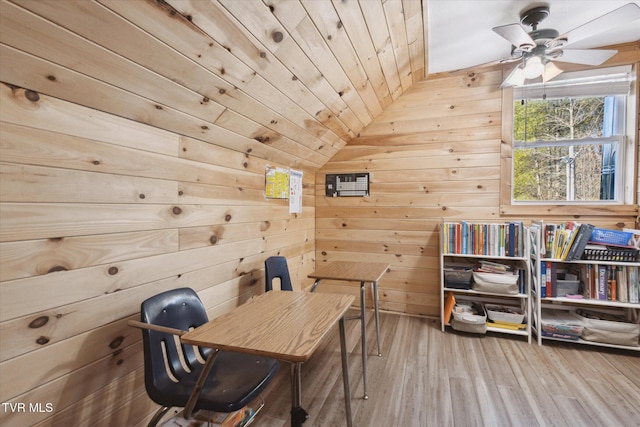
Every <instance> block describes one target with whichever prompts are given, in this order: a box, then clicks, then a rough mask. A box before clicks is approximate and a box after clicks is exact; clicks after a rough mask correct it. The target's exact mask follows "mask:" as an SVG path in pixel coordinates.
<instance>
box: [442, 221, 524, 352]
mask: <svg viewBox="0 0 640 427" xmlns="http://www.w3.org/2000/svg"><path fill="white" fill-rule="evenodd" d="M529 244H530V238H529V233H528V228H527V227H524V225H523V224H522V223H521V222H512V223H480V222H466V221H461V222H445V221H443V222H441V224H440V301H441V304H440V327H441V330H442V332H444V331H445V330H446V327H447V326H451V322H450V320H449V319H450V318H451V317H452V314H451V305H452V304H451V303H449V304H448V303H447V300H449V302H451V299H452V298H451V297H453V298H454V299H455V301H456V303H460V302H462V303H465V302H466V303H480V304H484V305H488V304H491V305H501V306H507V307H515V308H518V309H519V310H520V311H521V312H522V314H524V320H523V323H524V327H521V328H515V327H509V325H505V324H502V325H499V324H497V323H492V322H489V321H487V323H486V324H487V327H486V331H487V332H495V333H501V334H508V335H518V336H522V337H525V338H526V339H527V341H528V342H531V324H530V321H529V319H531V303H530V301H529V299H530V280H531V279H530V277H531V271H532V270H531V267H530V265H529V262H530V257H529V256H528V254H529ZM491 264H496V265H498V266H508V267H509V270H510V271H516V272H518V278H517V279H518V280H517V282H516V285H515V287H513V288H511V289H510V292H511V291H513V292H512V293H506V292H505V291H503V290H502V288H500V287H498V288H500V289H498V288H491V287H489V288H486V287H485V288H480V289H477V288H476V289H474V287H472V286H470V287H469V288H468V289H467V288H464V287H459V286H457V285H453V284H452V280H451V277H452V276H451V274H455V275H457V274H458V272H461V271H462V272H466V273H468V272H469V271H468V270H467V268H470V269H475V268H477V267H478V266H482V265H491ZM447 273H448V274H449V276H447ZM461 274H462V273H461ZM465 278H466V277H465ZM509 286H511V285H509ZM505 289H506V288H505Z"/></svg>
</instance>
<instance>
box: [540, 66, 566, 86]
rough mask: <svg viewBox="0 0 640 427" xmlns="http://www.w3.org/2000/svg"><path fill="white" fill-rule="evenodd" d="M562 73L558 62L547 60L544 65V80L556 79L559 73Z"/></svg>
mask: <svg viewBox="0 0 640 427" xmlns="http://www.w3.org/2000/svg"><path fill="white" fill-rule="evenodd" d="M560 73H562V70H561V69H560V68H558V66H557V65H556V64H554V63H553V62H547V63H546V64H545V66H544V72H543V73H542V81H543V82H548V81H549V80H551V79H554V78H555V77H556V76H557V75H559V74H560Z"/></svg>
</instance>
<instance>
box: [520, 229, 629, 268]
mask: <svg viewBox="0 0 640 427" xmlns="http://www.w3.org/2000/svg"><path fill="white" fill-rule="evenodd" d="M531 230H532V231H534V232H535V231H537V232H539V233H540V241H541V244H540V254H541V255H542V257H543V258H549V259H556V260H560V261H573V260H578V259H588V260H596V261H630V262H633V261H636V260H637V257H638V252H639V251H638V248H636V247H634V246H631V245H630V243H631V241H632V240H631V239H632V238H633V236H634V234H633V232H631V231H617V230H605V229H600V228H596V227H595V226H593V225H592V224H581V223H578V222H575V221H567V222H563V223H559V224H552V223H545V222H544V221H542V220H539V221H533V222H532V224H531ZM635 231H637V230H635Z"/></svg>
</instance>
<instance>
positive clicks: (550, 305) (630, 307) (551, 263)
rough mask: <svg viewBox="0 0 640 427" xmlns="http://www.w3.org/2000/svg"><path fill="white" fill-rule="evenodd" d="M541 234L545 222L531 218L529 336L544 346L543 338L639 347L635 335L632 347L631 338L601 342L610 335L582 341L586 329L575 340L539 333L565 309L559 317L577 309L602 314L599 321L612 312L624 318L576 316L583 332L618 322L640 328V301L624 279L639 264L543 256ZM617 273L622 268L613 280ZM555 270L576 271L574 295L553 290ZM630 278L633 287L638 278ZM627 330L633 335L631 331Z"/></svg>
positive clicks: (615, 324)
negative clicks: (577, 285) (588, 318)
mask: <svg viewBox="0 0 640 427" xmlns="http://www.w3.org/2000/svg"><path fill="white" fill-rule="evenodd" d="M543 233H544V225H543V224H536V222H534V223H533V224H532V226H531V227H530V237H531V245H530V254H531V261H530V265H531V267H532V277H531V279H532V280H531V305H532V322H531V323H532V325H531V327H532V333H533V335H535V337H536V339H537V342H538V344H539V345H542V343H543V342H544V341H562V342H567V343H572V344H578V345H590V346H599V347H608V348H616V349H625V350H633V351H640V345H639V344H640V343H638V338H637V337H636V339H635V344H636V345H631V344H632V342H630V340H625V344H619V343H615V342H603V341H606V340H608V339H611V340H613V339H612V338H605V339H604V340H603V341H600V340H585V339H583V337H584V336H585V335H584V334H585V333H584V332H583V333H582V335H581V336H580V338H578V339H577V340H576V339H565V338H561V337H553V336H548V335H545V334H543V332H542V329H543V328H544V329H545V331H548V328H549V325H550V324H554V322H553V321H552V319H553V317H554V316H556V314H555V313H563V315H562V316H561V317H563V316H565V313H568V314H567V315H568V316H569V317H570V316H572V315H574V314H575V313H581V312H583V313H584V312H587V313H596V314H602V319H606V318H611V319H613V317H607V316H614V317H615V318H618V319H622V320H624V321H625V322H627V323H622V322H613V321H611V322H610V323H608V324H607V322H606V321H604V322H601V321H600V320H596V322H589V321H585V320H586V319H584V318H576V319H578V320H577V321H576V323H575V324H581V325H582V326H583V327H584V328H585V329H584V331H586V330H587V328H589V327H590V328H591V329H599V328H600V327H603V328H608V327H613V328H615V327H617V326H621V327H625V328H626V327H627V326H629V327H630V328H631V329H632V330H633V329H634V327H633V326H631V325H632V324H634V323H635V324H636V326H637V327H638V328H637V330H638V331H640V325H638V324H637V323H638V322H639V321H640V320H639V319H640V303H638V302H635V301H637V299H636V297H633V296H632V294H631V287H632V282H630V281H628V278H629V277H630V276H631V275H632V273H630V271H631V270H632V269H636V270H640V262H629V261H596V260H583V259H574V260H570V261H567V260H562V259H557V258H549V257H545V252H546V250H547V249H548V247H547V248H545V247H544V246H543V242H545V238H544V237H543ZM601 269H602V271H606V272H607V273H606V275H605V276H603V277H604V281H600V282H599V275H598V274H597V273H598V272H599V271H601ZM611 271H614V272H615V274H614V273H611ZM620 271H624V273H623V277H625V279H624V281H622V280H616V278H619V277H620V276H617V274H619V273H618V272H620ZM558 272H569V273H570V274H574V273H575V274H576V275H577V279H578V280H577V281H578V282H579V288H578V289H577V290H576V292H575V293H572V294H570V295H568V296H565V295H556V294H555V293H554V292H556V291H555V289H556V287H557V277H558V276H557V273H558ZM631 277H637V276H631ZM633 280H634V283H636V286H637V278H636V279H633ZM618 285H619V286H618ZM616 288H617V291H613V293H612V289H616ZM603 289H604V291H603ZM620 291H622V292H623V294H622V295H621V294H620V293H618V292H620ZM549 292H551V293H553V294H554V295H556V296H549ZM620 299H622V300H620ZM553 310H558V311H553ZM580 319H582V322H581V321H580ZM597 322H601V323H599V324H597V325H594V323H597ZM570 324H573V323H570ZM545 325H546V326H545ZM554 327H555V326H554ZM604 331H605V332H604V333H605V334H606V331H607V329H604ZM630 333H631V334H633V333H634V332H630ZM610 335H611V336H614V335H615V334H613V333H611V334H610ZM599 339H600V338H599Z"/></svg>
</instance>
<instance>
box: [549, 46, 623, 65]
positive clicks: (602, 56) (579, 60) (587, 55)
mask: <svg viewBox="0 0 640 427" xmlns="http://www.w3.org/2000/svg"><path fill="white" fill-rule="evenodd" d="M616 53H618V51H617V50H605V49H563V50H562V54H561V55H560V56H558V57H556V58H553V59H551V60H552V61H558V62H571V63H573V64H584V65H600V64H602V63H603V62H605V61H606V60H607V59H609V58H611V57H612V56H613V55H615V54H616Z"/></svg>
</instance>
